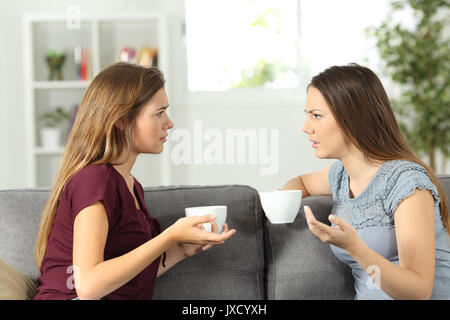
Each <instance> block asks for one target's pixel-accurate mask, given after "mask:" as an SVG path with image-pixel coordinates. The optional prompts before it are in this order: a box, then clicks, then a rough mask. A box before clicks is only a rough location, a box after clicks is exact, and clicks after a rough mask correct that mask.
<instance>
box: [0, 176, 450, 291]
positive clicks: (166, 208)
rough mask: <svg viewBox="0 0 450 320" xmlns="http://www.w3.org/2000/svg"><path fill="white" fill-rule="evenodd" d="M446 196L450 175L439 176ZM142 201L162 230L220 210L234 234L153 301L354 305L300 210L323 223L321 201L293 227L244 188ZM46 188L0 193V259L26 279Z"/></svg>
mask: <svg viewBox="0 0 450 320" xmlns="http://www.w3.org/2000/svg"><path fill="white" fill-rule="evenodd" d="M440 180H441V182H443V184H444V187H446V189H447V198H449V197H450V175H446V176H441V177H440ZM144 190H145V200H146V205H147V208H148V209H149V211H150V213H151V214H152V216H154V217H156V218H157V219H158V220H159V221H160V223H161V225H162V227H163V228H165V227H167V226H169V225H170V224H172V223H173V222H174V221H176V220H177V219H178V218H180V217H182V216H184V208H185V207H191V206H202V205H227V206H228V218H227V222H228V224H229V226H230V227H231V228H235V229H237V233H236V234H235V235H234V236H233V237H232V238H230V239H229V240H228V241H227V242H226V243H225V244H223V245H219V246H216V247H214V248H212V249H211V250H209V251H207V252H204V253H201V254H199V255H196V256H194V257H192V258H190V259H186V260H184V261H182V262H180V263H179V264H177V265H176V266H175V267H173V268H172V269H171V270H169V271H168V272H167V273H165V274H164V275H162V276H161V277H160V278H159V279H158V280H157V282H156V287H155V292H154V299H164V300H165V299H186V300H191V299H212V300H216V299H224V300H262V299H269V300H273V299H353V297H354V294H355V292H354V288H353V277H352V275H351V271H350V269H349V268H348V267H347V266H346V265H345V264H343V263H341V262H340V261H339V260H337V259H336V258H335V256H334V255H333V254H332V252H331V251H330V248H329V245H327V244H324V243H322V242H321V241H320V240H319V239H317V238H316V237H315V236H314V235H313V234H312V233H311V232H310V231H309V229H308V227H307V226H306V223H305V217H304V213H303V205H309V206H310V207H311V209H312V210H313V212H314V213H315V215H316V217H317V218H318V219H319V220H321V221H323V222H325V223H328V220H327V217H328V214H329V213H330V211H331V207H332V200H331V197H328V196H311V197H307V198H305V199H303V203H302V206H301V207H302V208H301V209H300V212H299V214H298V215H297V218H296V220H295V221H294V223H291V224H279V225H273V224H271V223H270V222H269V221H268V220H267V219H266V218H265V216H264V213H263V211H262V208H261V204H260V201H259V196H258V192H257V191H256V190H255V189H253V188H251V187H248V186H244V185H224V186H168V187H151V188H149V187H147V188H145V189H144ZM48 195H49V190H48V189H21V190H3V191H0V258H2V259H3V260H5V261H6V262H7V263H8V264H10V265H11V266H13V267H15V268H16V269H18V270H19V271H21V272H22V273H24V274H25V275H27V276H29V277H30V278H32V279H34V280H35V279H37V277H38V276H39V271H38V270H37V268H36V267H35V264H34V262H33V248H34V244H35V239H36V234H37V231H38V227H39V219H40V214H41V210H42V208H43V206H44V203H45V201H46V199H47V197H48Z"/></svg>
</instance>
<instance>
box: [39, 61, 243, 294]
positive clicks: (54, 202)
mask: <svg viewBox="0 0 450 320" xmlns="http://www.w3.org/2000/svg"><path fill="white" fill-rule="evenodd" d="M164 82H165V80H164V77H163V75H162V73H161V72H160V71H159V70H158V69H157V68H154V67H142V66H137V65H133V64H128V63H116V64H113V65H111V66H109V67H107V68H105V69H104V70H103V71H101V72H100V73H99V74H98V75H97V76H96V77H95V79H94V80H93V81H92V83H91V84H90V85H89V87H88V88H87V90H86V92H85V94H84V96H83V100H82V102H81V105H80V107H79V110H78V113H77V116H76V119H75V122H74V125H73V128H72V130H71V133H70V136H69V138H68V141H67V144H66V147H65V151H64V154H63V156H62V160H61V164H60V167H59V170H58V173H57V177H56V182H55V185H54V187H53V189H52V191H51V194H50V197H49V199H48V202H47V204H46V206H45V208H44V210H43V213H42V220H41V227H40V231H39V235H38V239H37V243H36V250H35V260H36V263H37V265H38V267H40V270H41V276H40V277H39V279H38V282H39V288H38V293H37V295H36V297H35V299H151V298H152V294H153V288H154V283H155V279H156V278H157V277H158V276H159V275H161V274H162V273H164V272H165V271H167V270H168V269H169V268H171V267H172V266H173V265H175V264H176V263H178V262H179V261H181V260H182V259H185V258H187V257H190V256H192V255H194V254H196V253H198V252H201V251H205V250H208V249H210V248H211V247H212V246H213V245H215V244H220V243H223V242H224V241H225V240H227V239H228V238H230V237H231V236H232V235H233V234H234V233H235V230H234V229H232V230H229V229H228V226H227V225H226V224H224V226H223V232H222V233H221V234H220V235H219V234H217V225H216V223H215V222H214V220H215V217H214V216H211V215H205V216H201V217H189V218H182V219H179V220H178V221H176V222H175V223H174V224H173V225H171V226H170V227H168V228H167V229H166V230H164V231H162V230H161V227H160V225H159V223H158V221H157V220H156V219H155V218H153V217H152V216H151V215H150V213H149V212H148V211H147V208H146V207H145V201H144V193H143V188H142V186H141V184H140V183H139V182H138V181H137V180H136V179H135V178H134V177H133V176H132V175H131V173H130V172H131V170H132V168H133V165H134V163H135V161H136V158H137V156H138V155H139V154H141V153H151V154H158V153H161V152H162V151H163V148H164V142H165V141H166V137H167V134H168V130H169V129H170V128H172V127H173V123H172V121H171V120H170V119H169V117H168V115H167V112H166V109H167V108H168V107H169V104H168V99H167V95H166V93H165V90H164ZM206 222H210V223H211V225H212V231H213V232H207V231H205V230H204V229H203V228H202V227H201V224H202V223H206ZM161 257H162V259H161Z"/></svg>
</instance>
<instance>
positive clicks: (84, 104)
mask: <svg viewBox="0 0 450 320" xmlns="http://www.w3.org/2000/svg"><path fill="white" fill-rule="evenodd" d="M164 83H165V80H164V77H163V75H162V73H161V72H160V71H159V70H158V69H157V68H155V67H143V66H138V65H134V64H129V63H124V62H118V63H115V64H113V65H110V66H109V67H107V68H105V69H104V70H102V71H101V72H100V73H99V74H98V75H97V76H96V77H95V78H94V80H92V83H91V84H90V85H89V87H88V88H87V90H86V92H85V94H84V96H83V99H82V101H81V104H80V107H79V109H78V112H77V116H76V118H75V121H74V124H73V127H72V130H71V132H70V135H69V137H68V140H67V143H66V147H65V150H64V153H63V155H62V159H61V163H60V166H59V169H58V173H57V176H56V181H55V184H54V186H53V189H52V191H51V193H50V197H49V199H48V201H47V203H46V205H45V207H44V210H43V212H42V218H41V226H40V230H39V234H38V238H37V241H36V248H35V261H36V264H37V266H38V267H40V266H41V263H42V259H43V257H44V254H45V250H46V248H47V239H48V237H49V235H50V231H51V229H52V226H53V221H54V219H55V215H56V209H57V207H58V203H59V198H60V196H61V193H62V192H63V190H64V187H65V185H66V183H67V182H68V181H69V179H70V178H71V177H72V176H73V175H74V174H75V173H76V172H78V171H79V170H80V169H81V168H83V167H85V166H87V165H89V164H102V163H112V162H114V161H115V160H117V159H118V158H119V157H120V156H121V153H122V152H123V151H124V150H125V147H127V148H128V151H129V150H130V147H131V139H130V137H131V133H130V132H131V128H132V126H133V124H134V120H135V118H136V116H137V115H138V113H139V111H140V110H141V109H142V106H143V105H144V104H145V103H146V102H147V101H149V100H150V99H151V98H152V97H153V95H154V94H155V93H156V92H157V91H158V90H160V89H162V88H164ZM118 120H121V121H123V123H125V126H126V130H120V129H119V128H117V127H116V126H115V124H116V122H117V121H118Z"/></svg>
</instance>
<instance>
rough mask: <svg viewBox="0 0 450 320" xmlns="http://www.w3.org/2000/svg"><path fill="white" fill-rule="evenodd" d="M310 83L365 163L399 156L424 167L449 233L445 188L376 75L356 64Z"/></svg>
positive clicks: (325, 73)
mask: <svg viewBox="0 0 450 320" xmlns="http://www.w3.org/2000/svg"><path fill="white" fill-rule="evenodd" d="M310 86H312V87H314V88H316V89H317V90H319V91H320V93H321V94H322V95H323V97H324V98H325V100H326V101H327V103H328V105H329V107H330V110H331V112H332V113H333V116H334V118H335V119H336V121H337V123H338V125H339V127H340V128H341V129H342V131H343V132H344V134H345V135H346V136H347V138H348V139H350V141H352V142H353V144H354V145H355V146H356V147H357V148H358V149H359V150H361V152H362V153H363V154H364V157H365V159H366V161H367V162H373V161H388V160H398V159H402V160H409V161H413V162H416V163H418V164H419V165H421V166H423V167H424V168H425V170H426V171H427V173H428V175H429V176H430V178H431V181H432V182H433V183H434V185H435V186H436V187H437V189H438V192H439V198H440V200H441V201H440V212H441V217H442V222H443V223H444V225H445V228H446V229H447V233H449V235H450V220H449V217H448V212H447V199H446V196H445V192H444V189H443V188H442V186H441V185H440V184H439V181H438V179H437V177H436V175H435V174H434V173H433V171H432V170H431V169H430V168H429V167H428V166H427V165H425V164H424V163H423V162H422V161H421V160H419V159H418V158H417V156H416V155H415V154H414V152H413V151H412V150H411V148H410V147H409V145H408V143H407V141H406V139H405V137H404V135H403V134H402V132H401V130H400V127H399V126H398V123H397V120H396V118H395V115H394V112H393V110H392V107H391V103H390V102H389V98H388V96H387V94H386V91H385V90H384V87H383V85H382V84H381V81H380V79H379V78H378V77H377V75H376V74H375V73H374V72H373V71H371V70H370V69H368V68H366V67H363V66H360V65H357V64H349V65H347V66H333V67H330V68H328V69H326V70H325V71H323V72H321V73H319V74H318V75H316V76H315V77H313V78H312V80H311V83H310V84H309V85H308V88H309V87H310Z"/></svg>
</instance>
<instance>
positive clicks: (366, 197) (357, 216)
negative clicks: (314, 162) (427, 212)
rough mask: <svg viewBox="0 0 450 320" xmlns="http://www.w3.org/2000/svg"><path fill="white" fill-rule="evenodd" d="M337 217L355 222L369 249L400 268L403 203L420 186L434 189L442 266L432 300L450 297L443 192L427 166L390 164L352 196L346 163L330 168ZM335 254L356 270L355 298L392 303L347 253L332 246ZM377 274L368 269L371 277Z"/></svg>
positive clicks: (449, 257) (437, 270)
mask: <svg viewBox="0 0 450 320" xmlns="http://www.w3.org/2000/svg"><path fill="white" fill-rule="evenodd" d="M328 180H329V183H330V187H331V190H332V197H333V209H332V214H334V215H336V216H339V217H340V218H342V219H343V220H345V221H347V222H348V223H350V224H351V225H352V226H353V227H354V228H355V229H356V230H357V232H358V234H359V236H360V237H361V238H362V240H363V241H364V242H365V243H366V245H367V246H368V247H369V248H371V249H372V250H374V251H376V252H377V253H378V254H380V255H382V256H383V257H384V258H386V259H388V260H389V261H391V262H392V263H394V264H397V265H398V264H399V258H398V249H397V242H396V236H395V225H394V212H395V210H396V209H397V207H398V204H399V203H400V201H401V200H403V199H404V198H406V197H407V196H409V195H411V194H412V193H413V192H414V190H415V189H416V188H418V189H420V190H425V189H426V190H429V191H430V192H431V194H432V196H433V198H434V222H435V230H436V268H435V279H434V288H433V293H432V296H431V299H450V238H449V236H448V234H447V231H446V230H445V227H444V225H443V223H442V219H441V215H440V211H439V203H440V199H439V196H438V190H437V188H436V186H435V185H434V184H433V183H432V181H431V179H430V177H429V176H428V174H427V172H426V170H425V168H423V167H422V166H420V165H419V164H417V163H415V162H411V161H407V160H392V161H385V162H384V163H383V164H382V165H381V166H380V168H379V169H378V171H377V173H376V174H375V176H374V177H373V178H372V180H371V181H370V183H369V184H368V186H367V187H366V189H365V190H364V191H363V192H362V193H361V194H359V195H358V196H357V197H355V198H350V197H349V181H348V180H349V178H348V174H347V172H346V171H345V168H344V166H343V164H342V162H341V161H337V162H335V163H334V164H333V165H332V166H331V167H330V170H329V174H328ZM330 246H331V250H332V252H333V253H334V254H335V256H336V257H337V258H338V259H339V260H341V261H342V262H344V263H346V264H347V265H349V266H350V268H351V269H352V274H353V277H354V279H355V291H356V296H355V299H392V298H391V297H389V296H388V295H387V294H386V293H384V292H383V291H382V290H381V289H380V288H379V287H378V286H376V284H375V282H374V281H373V280H372V278H370V277H369V276H368V274H367V273H366V272H365V271H364V270H363V269H362V268H361V267H360V265H359V264H358V263H357V262H356V261H355V260H354V259H353V258H352V257H351V256H350V255H349V254H348V253H347V252H346V251H345V250H343V249H341V248H339V247H336V246H334V245H330ZM374 271H375V272H376V270H368V272H369V273H371V274H372V272H374Z"/></svg>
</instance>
